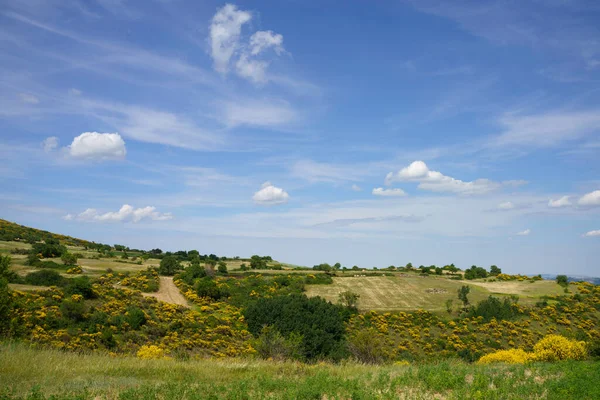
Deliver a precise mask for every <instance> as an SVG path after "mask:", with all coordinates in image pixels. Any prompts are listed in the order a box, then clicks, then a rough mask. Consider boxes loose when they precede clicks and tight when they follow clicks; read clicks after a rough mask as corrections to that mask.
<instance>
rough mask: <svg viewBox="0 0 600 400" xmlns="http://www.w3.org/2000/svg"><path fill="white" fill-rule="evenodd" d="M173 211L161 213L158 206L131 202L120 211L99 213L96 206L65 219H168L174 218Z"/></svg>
mask: <svg viewBox="0 0 600 400" xmlns="http://www.w3.org/2000/svg"><path fill="white" fill-rule="evenodd" d="M172 218H173V215H172V214H171V213H160V212H158V211H156V207H152V206H146V207H141V208H134V207H132V206H130V205H129V204H124V205H123V206H122V207H121V208H120V209H119V210H118V211H110V212H107V213H104V214H101V213H99V212H98V211H97V210H96V209H95V208H88V209H86V210H85V211H83V212H82V213H79V214H77V215H73V214H67V215H65V216H64V217H63V219H65V220H67V221H73V220H76V221H82V222H135V223H137V222H140V221H142V220H144V219H149V220H152V221H166V220H169V219H172Z"/></svg>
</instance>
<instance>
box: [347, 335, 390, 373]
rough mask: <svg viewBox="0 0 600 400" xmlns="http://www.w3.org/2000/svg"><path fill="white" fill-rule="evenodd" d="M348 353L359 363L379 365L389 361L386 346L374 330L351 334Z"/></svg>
mask: <svg viewBox="0 0 600 400" xmlns="http://www.w3.org/2000/svg"><path fill="white" fill-rule="evenodd" d="M348 351H350V354H351V355H352V357H354V358H355V359H356V360H357V361H359V362H362V363H367V364H378V363H382V362H384V361H386V360H387V358H388V357H387V355H386V353H385V345H384V344H383V343H382V340H381V338H380V336H379V335H378V332H377V331H376V330H375V329H373V328H367V329H360V330H357V331H353V332H351V333H350V335H349V337H348Z"/></svg>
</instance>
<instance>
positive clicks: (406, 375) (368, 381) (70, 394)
mask: <svg viewBox="0 0 600 400" xmlns="http://www.w3.org/2000/svg"><path fill="white" fill-rule="evenodd" d="M0 382H2V385H0V399H47V398H53V399H334V398H335V399H398V398H400V399H402V398H405V399H433V398H437V399H466V398H481V399H534V398H546V399H592V398H600V385H598V384H597V382H600V363H597V362H565V363H557V364H533V365H527V366H523V365H472V364H471V365H470V364H465V363H463V362H458V361H447V362H439V363H432V364H423V365H413V366H393V365H391V366H372V365H363V364H356V363H345V364H341V365H332V364H317V365H306V364H301V363H293V362H282V363H279V362H268V361H259V360H243V359H229V360H222V361H217V360H201V361H175V360H139V359H136V358H131V357H117V358H113V357H109V356H105V355H80V354H75V353H65V352H61V351H59V350H41V349H33V348H30V347H27V346H25V345H23V344H18V343H8V344H0Z"/></svg>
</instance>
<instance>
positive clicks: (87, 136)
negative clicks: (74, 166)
mask: <svg viewBox="0 0 600 400" xmlns="http://www.w3.org/2000/svg"><path fill="white" fill-rule="evenodd" d="M68 152H69V155H70V156H71V157H73V158H80V159H95V160H107V159H122V158H124V157H125V154H127V151H126V150H125V142H124V141H123V139H122V138H121V135H119V134H118V133H98V132H84V133H82V134H81V135H79V136H77V137H76V138H75V139H73V143H71V145H70V146H69V147H68Z"/></svg>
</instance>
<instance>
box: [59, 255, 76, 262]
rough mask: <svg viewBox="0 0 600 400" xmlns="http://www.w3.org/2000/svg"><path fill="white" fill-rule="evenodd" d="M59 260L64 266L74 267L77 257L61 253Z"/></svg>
mask: <svg viewBox="0 0 600 400" xmlns="http://www.w3.org/2000/svg"><path fill="white" fill-rule="evenodd" d="M60 259H61V260H62V262H63V263H64V264H65V265H76V264H77V256H76V255H75V254H73V253H63V254H62V255H61V256H60Z"/></svg>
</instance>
